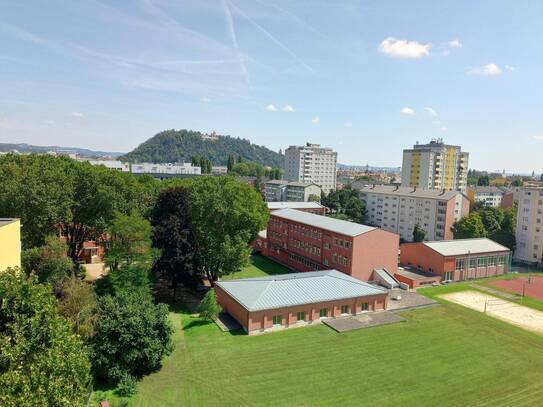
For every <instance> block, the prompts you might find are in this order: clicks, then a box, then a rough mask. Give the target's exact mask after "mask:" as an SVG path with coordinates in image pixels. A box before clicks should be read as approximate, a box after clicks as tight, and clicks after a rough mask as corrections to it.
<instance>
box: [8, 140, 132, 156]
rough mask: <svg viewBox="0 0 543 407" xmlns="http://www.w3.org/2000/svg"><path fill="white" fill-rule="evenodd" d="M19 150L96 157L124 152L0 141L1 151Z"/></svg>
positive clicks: (20, 151) (22, 151)
mask: <svg viewBox="0 0 543 407" xmlns="http://www.w3.org/2000/svg"><path fill="white" fill-rule="evenodd" d="M14 151H18V152H19V153H42V154H43V153H48V152H50V151H54V152H55V153H66V154H67V153H71V154H79V155H80V156H81V157H88V158H95V157H118V156H119V155H121V154H123V153H119V152H112V151H95V150H89V149H87V148H78V147H60V146H34V145H32V144H26V143H19V144H8V143H0V152H3V153H10V152H14Z"/></svg>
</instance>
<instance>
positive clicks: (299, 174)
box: [284, 143, 337, 193]
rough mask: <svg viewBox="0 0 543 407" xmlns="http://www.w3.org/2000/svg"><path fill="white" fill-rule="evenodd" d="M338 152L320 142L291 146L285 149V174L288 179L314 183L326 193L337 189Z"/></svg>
mask: <svg viewBox="0 0 543 407" xmlns="http://www.w3.org/2000/svg"><path fill="white" fill-rule="evenodd" d="M336 164H337V153H336V152H335V151H333V150H332V149H331V148H326V147H321V146H320V144H311V143H307V144H306V145H305V146H290V147H289V148H287V149H286V150H285V175H284V178H285V179H286V180H288V181H297V182H303V183H314V184H317V185H318V186H320V187H321V188H322V190H323V191H324V192H326V193H329V192H330V191H334V190H335V189H336Z"/></svg>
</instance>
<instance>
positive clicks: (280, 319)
mask: <svg viewBox="0 0 543 407" xmlns="http://www.w3.org/2000/svg"><path fill="white" fill-rule="evenodd" d="M272 322H273V324H274V325H281V324H282V322H283V315H274V316H273V318H272Z"/></svg>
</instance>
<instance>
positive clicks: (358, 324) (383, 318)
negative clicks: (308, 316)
mask: <svg viewBox="0 0 543 407" xmlns="http://www.w3.org/2000/svg"><path fill="white" fill-rule="evenodd" d="M402 321H405V319H404V318H402V317H400V316H398V315H396V314H393V313H391V312H388V311H377V312H368V313H367V314H360V315H356V316H354V315H350V316H345V317H339V318H330V319H324V320H323V321H322V323H323V324H325V325H327V326H329V327H330V328H332V329H333V330H334V331H336V332H347V331H352V330H354V329H361V328H370V327H372V326H379V325H388V324H395V323H396V322H402Z"/></svg>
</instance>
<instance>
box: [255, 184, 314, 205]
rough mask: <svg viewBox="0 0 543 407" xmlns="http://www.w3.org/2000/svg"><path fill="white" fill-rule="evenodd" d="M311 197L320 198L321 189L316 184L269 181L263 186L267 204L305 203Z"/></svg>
mask: <svg viewBox="0 0 543 407" xmlns="http://www.w3.org/2000/svg"><path fill="white" fill-rule="evenodd" d="M311 195H316V196H318V197H319V198H320V196H321V188H320V187H319V186H318V185H317V184H314V183H304V182H296V181H286V180H270V181H267V182H266V184H265V186H264V198H265V200H266V201H267V202H281V201H289V202H307V201H309V197H310V196H311Z"/></svg>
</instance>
